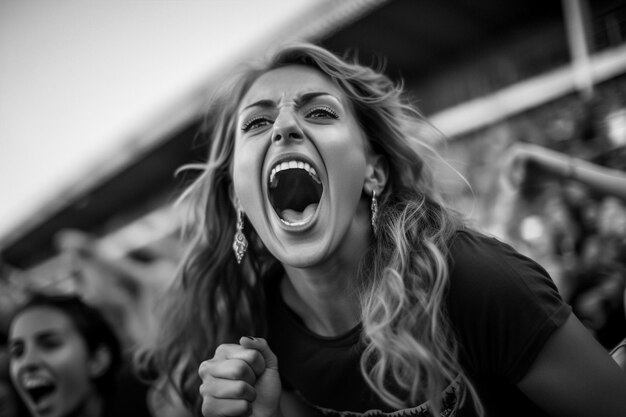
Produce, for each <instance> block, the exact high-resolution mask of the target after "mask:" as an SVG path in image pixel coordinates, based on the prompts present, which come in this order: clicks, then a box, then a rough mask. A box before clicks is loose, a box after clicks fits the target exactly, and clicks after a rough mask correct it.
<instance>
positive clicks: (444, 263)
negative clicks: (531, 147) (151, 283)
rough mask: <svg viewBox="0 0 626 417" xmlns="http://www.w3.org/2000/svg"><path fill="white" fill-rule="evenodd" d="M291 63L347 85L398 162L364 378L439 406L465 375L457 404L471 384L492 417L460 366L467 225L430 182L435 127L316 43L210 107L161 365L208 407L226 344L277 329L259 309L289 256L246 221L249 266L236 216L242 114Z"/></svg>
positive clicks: (365, 275) (192, 400)
mask: <svg viewBox="0 0 626 417" xmlns="http://www.w3.org/2000/svg"><path fill="white" fill-rule="evenodd" d="M292 64H300V65H307V66H311V67H314V68H316V69H318V70H319V71H321V72H322V73H324V74H326V75H327V76H328V77H329V78H330V79H331V80H332V81H333V82H334V83H336V84H337V85H338V86H339V87H341V89H342V90H343V91H344V93H345V94H346V96H347V97H348V99H349V100H350V102H351V104H352V107H353V108H354V112H355V116H356V119H357V121H358V122H359V125H360V127H361V129H362V130H363V132H364V133H365V135H366V137H367V138H368V140H369V144H370V146H371V147H372V149H373V150H374V151H375V152H377V153H378V154H380V155H383V156H384V157H385V158H386V159H387V161H388V163H389V169H390V172H389V181H388V185H387V187H386V188H385V190H384V191H383V192H382V194H381V195H380V197H379V205H380V210H379V212H380V215H379V225H378V230H379V234H378V238H377V240H375V241H374V242H372V245H371V248H370V252H371V253H370V254H369V255H370V256H364V259H365V260H367V261H366V262H365V263H363V265H362V268H361V271H360V272H361V273H360V278H359V282H358V288H359V291H358V294H359V297H360V300H361V306H362V323H363V329H364V330H363V337H364V341H365V343H366V348H365V351H364V353H363V355H362V360H361V369H362V373H363V375H364V378H365V380H366V381H367V383H368V384H369V385H370V387H371V388H372V390H373V391H374V392H376V393H377V394H378V395H379V396H380V398H381V399H383V400H384V401H385V402H387V403H388V404H389V405H391V406H394V407H397V408H403V407H409V406H416V405H418V404H419V403H420V402H421V401H424V400H425V401H428V402H429V404H430V406H431V409H432V410H433V412H434V413H439V411H440V409H441V401H442V398H441V397H442V392H443V391H444V390H445V389H446V387H447V386H448V385H450V384H451V383H452V382H453V381H455V380H456V381H458V380H459V379H460V380H461V384H460V386H461V387H464V389H461V390H459V391H457V393H456V395H457V406H458V405H459V404H460V403H461V402H462V401H463V400H464V396H465V393H466V392H469V393H470V394H471V396H472V397H473V400H474V404H475V405H476V407H477V410H478V411H479V413H481V408H480V401H479V400H478V398H477V396H476V394H475V390H474V388H473V386H472V384H471V382H470V381H469V380H468V379H467V377H466V376H465V373H464V372H463V370H462V369H461V366H460V365H459V362H458V354H457V352H458V348H457V342H456V339H455V337H454V334H453V332H452V329H451V326H450V324H449V322H448V319H447V315H446V311H445V294H446V289H447V287H448V275H449V271H448V247H449V244H450V240H451V239H452V237H453V235H454V233H455V231H457V230H458V229H459V228H460V227H462V222H461V220H460V218H459V217H458V216H457V215H456V214H455V213H454V212H453V211H452V210H450V209H449V208H447V207H446V206H445V204H444V203H443V201H442V199H441V198H440V197H439V195H438V193H437V190H436V188H435V187H434V184H433V181H432V178H431V171H432V170H431V168H430V167H429V165H428V164H429V161H431V160H435V159H437V158H438V156H437V153H436V152H435V151H434V149H432V148H431V147H429V146H428V145H427V144H426V142H425V141H424V140H423V137H422V136H421V135H422V132H423V131H424V129H425V128H426V129H430V130H431V131H432V130H433V129H432V128H431V127H430V126H429V125H428V123H427V122H426V121H425V119H424V118H423V117H422V116H421V115H420V114H419V113H418V112H417V110H415V109H414V107H412V106H411V105H410V104H409V103H408V102H407V101H406V99H405V98H404V96H403V93H402V92H403V90H402V86H401V85H396V84H394V83H393V82H392V81H391V80H390V79H389V78H388V77H386V76H385V75H383V74H382V73H381V72H379V71H375V70H373V69H372V68H369V67H367V66H362V65H359V64H358V63H356V62H355V63H350V62H347V61H345V60H343V59H341V58H339V57H337V56H336V55H334V54H332V53H330V52H328V51H326V50H325V49H323V48H320V47H317V46H314V45H310V44H297V45H290V46H286V47H283V48H281V49H279V50H278V51H277V52H276V53H275V54H273V55H272V56H270V58H269V59H268V60H267V61H266V62H265V63H264V64H263V65H261V66H258V67H248V68H246V71H244V72H243V73H242V74H240V75H239V77H238V78H236V79H235V81H234V83H233V84H231V85H230V86H229V87H227V89H226V91H225V92H224V93H223V94H221V95H220V96H219V97H221V98H218V99H216V100H215V101H214V106H213V107H212V109H211V110H210V112H209V113H208V114H209V118H208V125H209V126H210V129H209V133H210V137H209V140H210V152H209V158H208V161H207V163H206V164H205V165H204V166H202V167H201V173H200V175H199V177H198V178H197V179H196V180H195V182H194V183H193V184H192V185H191V186H190V187H189V188H188V190H187V191H186V193H185V195H184V196H183V198H184V199H185V200H187V201H188V202H189V203H190V206H191V207H192V213H191V214H190V216H189V220H188V222H187V223H188V226H189V227H188V231H189V240H190V245H189V248H188V251H187V252H186V254H185V256H184V259H183V261H182V264H181V268H180V271H179V277H178V278H179V279H178V280H177V282H178V285H177V286H176V287H175V288H174V289H173V290H172V294H171V297H170V300H171V303H170V304H167V312H166V314H164V322H163V326H162V332H161V334H160V336H159V340H157V342H156V349H155V351H154V358H155V362H156V364H157V365H159V366H160V367H161V368H162V369H164V370H165V371H166V372H167V374H168V375H169V376H170V379H171V380H172V382H173V383H174V386H175V387H177V388H178V389H179V390H180V392H181V395H182V397H183V399H184V400H185V402H186V403H187V404H188V405H190V406H193V407H195V409H197V410H200V405H201V399H200V398H198V397H199V396H198V395H197V392H198V391H197V387H198V386H199V384H200V380H199V377H198V376H197V368H198V366H199V364H200V362H201V361H202V360H205V359H208V358H210V357H211V356H212V354H213V351H214V350H215V348H216V347H217V346H218V345H219V344H221V343H225V342H233V341H235V340H237V338H238V337H239V336H241V335H245V334H265V332H266V323H265V321H264V317H263V316H262V315H261V314H258V312H259V311H264V310H263V309H264V308H265V307H264V299H265V296H264V293H263V278H264V277H265V276H266V275H267V274H268V271H270V270H272V269H274V267H276V266H277V264H278V262H277V260H276V259H275V258H273V257H272V256H271V255H270V254H269V253H268V252H267V250H265V248H264V246H263V244H262V242H261V241H260V239H259V237H258V236H257V235H256V233H255V232H254V229H253V228H252V227H250V225H249V224H248V223H247V222H246V224H245V225H244V228H245V230H246V236H247V238H248V240H249V241H250V246H249V250H248V253H247V254H246V260H245V261H244V263H243V264H242V265H241V266H239V265H237V263H236V261H235V258H234V256H233V254H232V251H231V247H230V245H231V242H232V237H233V235H234V233H235V223H236V219H235V211H234V209H233V207H232V204H231V201H230V194H229V193H230V192H231V187H232V177H231V172H230V170H231V163H232V156H233V147H234V134H235V120H234V114H235V113H236V112H235V109H236V107H237V106H238V104H239V101H240V100H241V99H242V97H243V95H244V94H245V93H246V91H247V90H248V89H249V88H250V86H251V85H252V83H253V82H254V81H255V80H256V79H257V78H258V77H259V76H260V75H261V74H263V73H265V72H267V71H270V70H272V69H276V68H280V67H283V66H287V65H292ZM181 363H182V364H183V365H182V366H181ZM407 364H414V366H407ZM181 370H182V371H181ZM174 371H176V372H174ZM173 375H176V378H174V377H173ZM398 390H400V392H398Z"/></svg>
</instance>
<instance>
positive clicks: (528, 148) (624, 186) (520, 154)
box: [504, 143, 626, 201]
mask: <svg viewBox="0 0 626 417" xmlns="http://www.w3.org/2000/svg"><path fill="white" fill-rule="evenodd" d="M529 163H530V164H534V165H536V166H538V167H539V168H541V169H542V170H543V171H545V172H546V173H548V174H550V175H553V176H555V177H558V178H565V179H570V180H573V181H578V182H580V183H581V184H584V185H586V186H588V187H589V188H591V189H592V190H594V191H596V192H599V193H601V194H605V195H611V196H614V197H617V198H620V199H622V200H624V201H626V173H624V172H622V171H619V170H616V169H610V168H606V167H603V166H600V165H597V164H594V163H591V162H588V161H585V160H583V159H579V158H574V157H571V156H569V155H566V154H563V153H560V152H556V151H553V150H551V149H547V148H543V147H541V146H538V145H532V144H528V143H517V144H515V145H513V146H512V147H511V148H510V149H509V151H508V154H507V156H506V158H505V164H504V168H505V170H506V171H505V172H506V175H507V178H508V179H509V181H510V182H511V183H512V184H513V185H516V186H517V185H519V183H520V182H521V181H522V180H523V178H524V177H525V169H526V168H527V165H528V164H529Z"/></svg>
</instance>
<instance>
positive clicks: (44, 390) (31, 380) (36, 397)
mask: <svg viewBox="0 0 626 417" xmlns="http://www.w3.org/2000/svg"><path fill="white" fill-rule="evenodd" d="M22 385H23V387H24V390H25V391H26V393H27V394H28V396H29V397H30V399H31V400H32V402H33V403H34V404H35V405H36V406H37V407H40V406H42V405H44V404H45V403H46V402H47V399H49V397H50V396H51V395H52V394H53V393H54V392H55V391H56V385H55V384H54V383H53V382H52V381H50V380H48V379H47V378H40V377H28V378H25V379H24V381H23V384H22Z"/></svg>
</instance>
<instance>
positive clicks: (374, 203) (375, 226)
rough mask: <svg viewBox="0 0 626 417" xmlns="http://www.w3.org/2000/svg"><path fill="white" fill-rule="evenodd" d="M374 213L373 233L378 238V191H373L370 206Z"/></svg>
mask: <svg viewBox="0 0 626 417" xmlns="http://www.w3.org/2000/svg"><path fill="white" fill-rule="evenodd" d="M370 211H371V212H372V232H374V237H375V238H376V237H378V200H377V199H376V191H372V203H371V205H370Z"/></svg>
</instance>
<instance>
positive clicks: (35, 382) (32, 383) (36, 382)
mask: <svg viewBox="0 0 626 417" xmlns="http://www.w3.org/2000/svg"><path fill="white" fill-rule="evenodd" d="M22 384H23V385H24V388H37V387H40V386H42V385H48V384H49V382H48V380H47V379H46V378H42V377H38V376H29V377H26V378H24V379H23V380H22Z"/></svg>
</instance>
